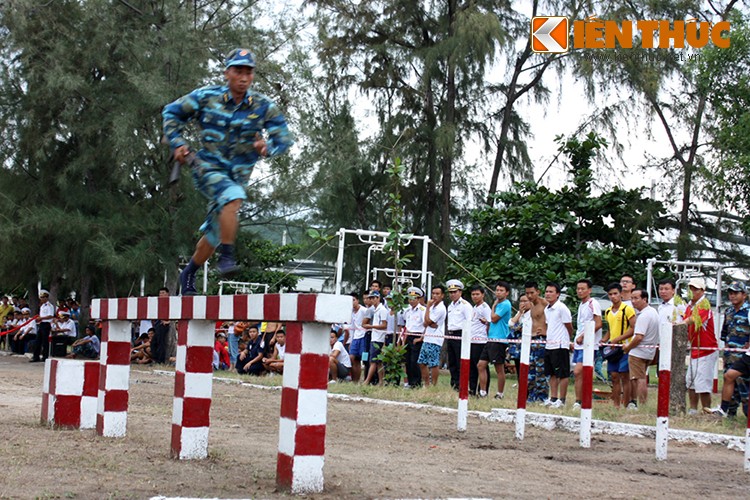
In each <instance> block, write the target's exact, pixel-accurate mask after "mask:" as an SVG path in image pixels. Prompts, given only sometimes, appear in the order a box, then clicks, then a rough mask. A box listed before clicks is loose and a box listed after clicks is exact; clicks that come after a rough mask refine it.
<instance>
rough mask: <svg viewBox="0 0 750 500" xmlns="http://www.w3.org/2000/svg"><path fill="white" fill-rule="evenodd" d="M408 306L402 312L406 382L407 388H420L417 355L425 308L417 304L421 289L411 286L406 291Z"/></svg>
mask: <svg viewBox="0 0 750 500" xmlns="http://www.w3.org/2000/svg"><path fill="white" fill-rule="evenodd" d="M406 293H407V297H408V299H409V305H408V306H407V307H406V309H405V310H404V312H403V316H404V323H405V324H404V328H405V330H406V339H405V341H404V343H405V344H406V380H407V384H408V387H412V388H413V387H420V386H421V385H422V372H421V371H420V369H419V364H418V362H417V361H418V360H419V353H420V351H421V350H422V338H423V336H424V312H425V310H426V308H425V306H423V305H422V304H420V303H419V299H420V298H422V297H424V292H423V291H422V289H421V288H419V287H416V286H412V287H409V288H408V289H407V291H406Z"/></svg>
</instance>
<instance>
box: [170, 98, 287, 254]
mask: <svg viewBox="0 0 750 500" xmlns="http://www.w3.org/2000/svg"><path fill="white" fill-rule="evenodd" d="M162 116H163V118H164V133H165V135H166V137H167V139H168V140H169V145H170V147H171V148H172V150H173V151H174V150H175V149H176V148H178V147H180V146H184V145H186V144H187V142H186V141H185V139H183V136H182V132H183V129H184V128H185V125H186V124H187V122H188V121H190V120H191V119H193V118H195V119H196V120H197V122H198V126H199V128H200V141H201V146H202V148H201V150H200V151H198V153H197V154H196V158H195V162H194V163H193V171H192V175H193V183H194V185H195V188H196V189H197V190H198V191H200V193H201V194H202V195H203V196H205V197H206V198H208V200H209V202H208V215H207V216H206V221H205V222H204V223H203V225H202V226H201V228H200V230H201V232H203V233H204V234H205V235H206V239H207V240H208V242H209V243H210V244H211V245H213V246H217V245H218V244H219V222H218V216H219V213H220V212H221V210H222V208H224V206H225V205H226V204H227V203H229V202H231V201H234V200H246V199H247V195H246V194H245V185H246V184H247V181H248V179H249V177H250V174H251V173H252V171H253V167H254V166H255V163H256V162H257V161H258V160H259V159H260V158H261V156H260V155H259V154H258V153H257V152H256V151H255V147H254V145H253V143H254V142H255V140H256V139H255V138H256V135H258V134H262V133H263V131H264V130H265V131H266V133H267V134H268V138H267V147H268V155H267V156H268V157H273V156H278V155H280V154H283V153H284V152H286V151H287V150H288V149H289V147H290V146H291V145H292V140H291V137H290V135H289V131H288V129H287V125H286V120H285V119H284V116H283V115H282V114H281V112H280V111H279V109H278V108H277V107H276V105H275V104H274V103H273V101H271V99H269V98H268V97H266V96H264V95H263V94H260V93H258V92H255V91H253V90H249V89H248V90H247V92H246V93H245V97H244V99H243V100H242V102H241V103H240V104H235V103H234V100H233V99H232V94H231V92H230V91H229V87H228V86H224V85H213V86H208V87H203V88H199V89H196V90H194V91H192V92H190V93H189V94H188V95H186V96H183V97H181V98H179V99H177V100H176V101H175V102H173V103H171V104H168V105H167V106H166V107H165V108H164V111H163V112H162Z"/></svg>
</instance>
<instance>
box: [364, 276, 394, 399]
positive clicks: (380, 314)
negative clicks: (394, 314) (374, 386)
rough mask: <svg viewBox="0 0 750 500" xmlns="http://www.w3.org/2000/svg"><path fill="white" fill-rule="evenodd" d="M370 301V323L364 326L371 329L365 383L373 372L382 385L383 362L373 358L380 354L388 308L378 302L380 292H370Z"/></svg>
mask: <svg viewBox="0 0 750 500" xmlns="http://www.w3.org/2000/svg"><path fill="white" fill-rule="evenodd" d="M370 302H371V303H372V307H373V316H372V323H370V324H365V328H370V329H372V339H371V340H370V355H369V359H370V368H369V369H368V371H367V377H366V378H365V385H368V384H369V383H370V382H371V381H372V379H373V377H375V373H377V374H378V379H379V382H378V385H383V383H384V382H385V380H384V378H383V375H384V373H383V363H382V362H380V361H378V360H376V359H375V358H377V357H378V356H379V355H380V350H381V349H382V348H383V344H384V343H385V330H386V328H387V327H388V309H386V308H385V306H384V305H383V304H381V303H380V292H376V291H372V292H370Z"/></svg>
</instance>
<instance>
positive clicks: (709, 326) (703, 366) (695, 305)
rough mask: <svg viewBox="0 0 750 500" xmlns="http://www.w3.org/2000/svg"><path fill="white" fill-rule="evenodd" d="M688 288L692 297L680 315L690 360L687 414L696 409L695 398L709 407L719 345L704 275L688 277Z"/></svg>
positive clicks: (686, 377) (695, 411)
mask: <svg viewBox="0 0 750 500" xmlns="http://www.w3.org/2000/svg"><path fill="white" fill-rule="evenodd" d="M688 288H690V292H691V294H692V300H691V301H690V303H689V304H688V306H687V309H685V316H684V317H683V319H684V320H685V323H687V325H688V339H689V340H690V347H691V349H690V364H689V365H688V369H687V374H686V375H685V381H686V384H687V388H688V395H689V399H690V409H689V410H688V414H689V415H695V414H696V413H698V400H699V399H700V403H701V406H702V407H703V408H706V411H711V410H710V407H711V391H712V389H713V384H714V373H715V371H716V361H717V360H718V358H719V351H718V350H717V349H718V347H719V344H718V342H717V341H716V334H715V333H714V332H715V330H714V313H713V311H712V310H711V304H710V303H709V302H708V299H707V298H706V297H705V293H706V281H705V280H704V279H703V278H690V281H689V282H688Z"/></svg>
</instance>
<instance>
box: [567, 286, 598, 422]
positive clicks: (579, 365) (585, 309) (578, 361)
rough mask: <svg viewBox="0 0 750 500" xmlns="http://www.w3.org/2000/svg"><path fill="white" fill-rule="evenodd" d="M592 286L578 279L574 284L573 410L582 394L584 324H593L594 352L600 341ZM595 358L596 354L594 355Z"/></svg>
mask: <svg viewBox="0 0 750 500" xmlns="http://www.w3.org/2000/svg"><path fill="white" fill-rule="evenodd" d="M593 286H594V284H593V283H592V282H591V280H590V279H580V280H578V282H577V283H576V295H578V298H579V299H580V300H581V303H580V304H579V305H578V319H577V322H576V338H575V342H574V344H573V349H574V350H573V376H574V378H575V392H576V402H575V403H574V404H573V409H579V408H581V398H582V394H583V332H584V331H585V329H586V323H588V322H589V321H593V322H594V332H595V333H594V351H595V352H596V351H597V350H599V344H600V343H601V341H602V308H601V306H600V305H599V302H597V301H596V300H594V299H593V298H592V297H591V288H592V287H593ZM594 356H596V353H595V354H594Z"/></svg>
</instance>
